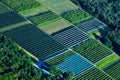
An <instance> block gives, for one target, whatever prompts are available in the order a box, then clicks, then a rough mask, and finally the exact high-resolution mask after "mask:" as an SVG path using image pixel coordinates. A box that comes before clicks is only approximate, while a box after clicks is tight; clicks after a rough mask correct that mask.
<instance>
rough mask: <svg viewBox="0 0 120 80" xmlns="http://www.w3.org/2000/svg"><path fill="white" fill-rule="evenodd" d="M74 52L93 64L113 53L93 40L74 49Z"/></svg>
mask: <svg viewBox="0 0 120 80" xmlns="http://www.w3.org/2000/svg"><path fill="white" fill-rule="evenodd" d="M74 51H76V52H77V53H79V54H81V55H82V56H84V57H85V58H87V59H88V60H90V61H91V62H93V63H96V62H98V61H99V60H101V59H103V58H105V57H106V56H108V55H110V54H112V53H113V51H111V50H110V49H108V48H106V47H105V46H104V45H103V44H101V43H100V42H98V41H96V40H93V39H91V40H89V41H87V42H85V43H83V44H81V45H79V46H76V47H74Z"/></svg>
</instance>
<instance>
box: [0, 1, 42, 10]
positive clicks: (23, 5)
mask: <svg viewBox="0 0 120 80" xmlns="http://www.w3.org/2000/svg"><path fill="white" fill-rule="evenodd" d="M1 2H3V3H5V4H6V5H8V6H9V7H10V8H12V9H13V10H15V11H17V12H20V11H24V10H27V9H30V8H34V7H38V6H40V5H41V4H40V3H38V2H37V1H35V0H1Z"/></svg>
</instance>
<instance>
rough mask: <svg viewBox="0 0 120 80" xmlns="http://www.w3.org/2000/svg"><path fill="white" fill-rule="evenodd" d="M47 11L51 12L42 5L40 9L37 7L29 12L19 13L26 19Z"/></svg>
mask: <svg viewBox="0 0 120 80" xmlns="http://www.w3.org/2000/svg"><path fill="white" fill-rule="evenodd" d="M47 11H49V10H48V9H47V8H46V7H44V6H42V5H41V6H38V7H35V8H31V9H28V10H24V11H21V12H19V14H21V15H22V16H24V17H30V16H34V15H37V14H40V13H44V12H47Z"/></svg>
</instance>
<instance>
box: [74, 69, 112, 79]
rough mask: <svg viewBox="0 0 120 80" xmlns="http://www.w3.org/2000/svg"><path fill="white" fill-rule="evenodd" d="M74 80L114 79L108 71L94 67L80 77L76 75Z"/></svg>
mask: <svg viewBox="0 0 120 80" xmlns="http://www.w3.org/2000/svg"><path fill="white" fill-rule="evenodd" d="M74 80H114V79H113V78H111V77H110V76H108V75H107V74H106V73H104V72H102V71H101V70H99V69H97V68H95V67H93V68H91V69H89V70H87V71H85V72H84V73H82V74H81V75H79V76H78V77H76V78H75V79H74Z"/></svg>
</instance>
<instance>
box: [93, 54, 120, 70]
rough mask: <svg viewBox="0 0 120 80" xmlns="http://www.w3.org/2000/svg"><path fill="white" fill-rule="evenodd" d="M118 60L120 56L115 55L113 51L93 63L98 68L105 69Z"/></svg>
mask: <svg viewBox="0 0 120 80" xmlns="http://www.w3.org/2000/svg"><path fill="white" fill-rule="evenodd" d="M118 60H120V57H119V56H118V55H116V54H115V53H113V54H111V55H109V56H107V57H105V58H104V59H102V60H100V61H99V62H97V63H96V64H95V65H96V66H97V67H98V68H99V69H103V70H104V69H105V68H107V67H109V66H111V65H113V64H114V63H115V62H117V61H118Z"/></svg>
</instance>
